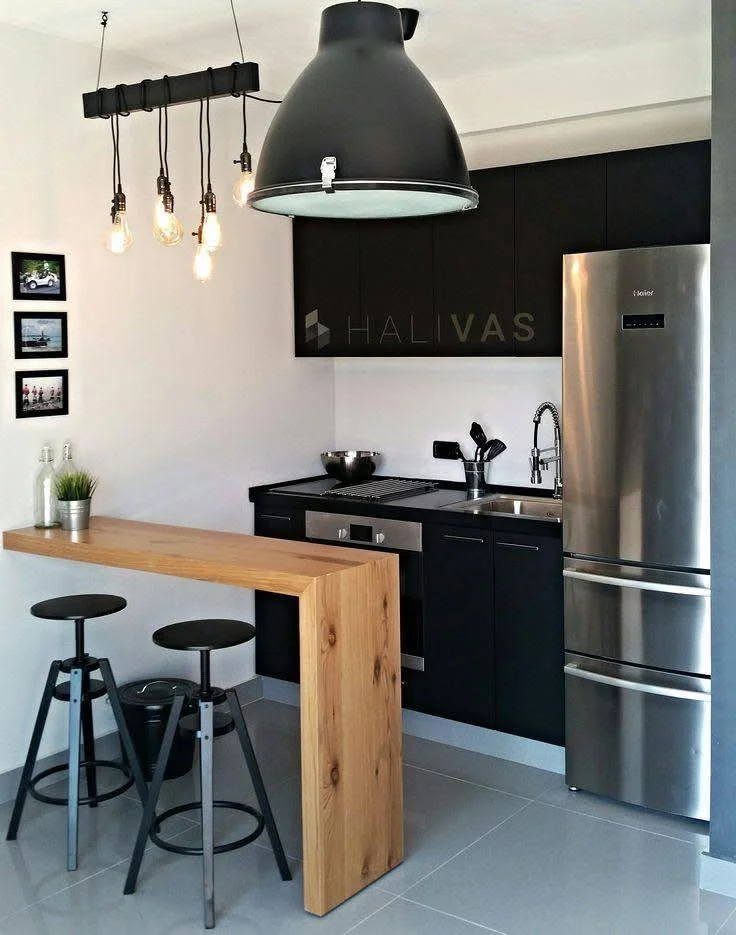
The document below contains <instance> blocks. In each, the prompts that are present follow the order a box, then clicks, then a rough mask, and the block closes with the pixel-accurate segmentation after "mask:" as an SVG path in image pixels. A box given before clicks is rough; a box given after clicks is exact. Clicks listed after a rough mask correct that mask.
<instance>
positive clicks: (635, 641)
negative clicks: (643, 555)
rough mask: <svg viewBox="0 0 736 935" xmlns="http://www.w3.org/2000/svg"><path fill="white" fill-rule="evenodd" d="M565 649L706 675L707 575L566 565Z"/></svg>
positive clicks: (570, 560) (576, 563) (593, 564)
mask: <svg viewBox="0 0 736 935" xmlns="http://www.w3.org/2000/svg"><path fill="white" fill-rule="evenodd" d="M562 574H563V576H564V582H565V649H566V650H567V651H568V652H572V653H586V654H588V655H591V656H602V657H604V658H605V659H611V660H613V661H618V662H627V663H631V664H633V665H643V666H653V667H655V668H659V669H671V670H675V671H678V672H688V673H693V674H697V675H704V676H707V675H710V575H701V574H691V573H689V572H679V571H663V570H660V569H653V568H639V567H634V566H626V565H613V564H609V563H605V562H589V561H582V560H580V559H573V558H566V559H565V563H564V569H563V572H562Z"/></svg>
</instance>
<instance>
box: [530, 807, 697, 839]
mask: <svg viewBox="0 0 736 935" xmlns="http://www.w3.org/2000/svg"><path fill="white" fill-rule="evenodd" d="M531 804H532V805H543V806H545V807H547V808H556V809H557V810H558V811H560V812H570V813H571V814H573V815H580V816H581V817H582V818H590V819H592V820H593V821H602V822H604V823H605V824H607V825H616V827H618V828H626V830H627V831H641V833H642V834H651V835H653V836H654V837H655V838H666V839H667V840H668V841H677V843H678V844H687V845H688V846H689V847H696V848H700V847H702V844H700V843H698V842H696V841H689V840H688V839H687V838H678V837H676V836H675V835H674V834H665V833H664V832H663V831H652V830H650V829H649V828H637V826H636V825H628V824H625V823H624V822H622V821H614V819H613V818H604V817H603V816H602V815H591V813H590V812H583V811H578V809H576V808H566V807H565V806H564V805H557V804H556V803H554V802H544V801H540V800H538V799H535V800H534V801H533V802H532V803H531Z"/></svg>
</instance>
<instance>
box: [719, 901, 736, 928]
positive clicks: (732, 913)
mask: <svg viewBox="0 0 736 935" xmlns="http://www.w3.org/2000/svg"><path fill="white" fill-rule="evenodd" d="M735 915H736V906H734V907H733V909H732V910H731V911H730V912H729V914H728V915H727V916H726V918H725V919H724V920H723V922H721V924H720V925H719V926H718V928H717V929H716V931H715V935H719V932H722V931H723V930H724V929H725V927H726V926H727V925H728V923H729V922H730V921H731V919H732V918H733V917H734V916H735Z"/></svg>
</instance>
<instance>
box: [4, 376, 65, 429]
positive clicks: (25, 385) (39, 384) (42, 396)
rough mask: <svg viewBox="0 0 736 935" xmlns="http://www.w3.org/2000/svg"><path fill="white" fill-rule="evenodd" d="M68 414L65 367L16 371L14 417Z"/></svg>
mask: <svg viewBox="0 0 736 935" xmlns="http://www.w3.org/2000/svg"><path fill="white" fill-rule="evenodd" d="M68 414H69V371H68V370H19V371H16V374H15V417H16V419H31V418H35V417H37V416H66V415H68Z"/></svg>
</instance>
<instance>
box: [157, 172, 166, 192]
mask: <svg viewBox="0 0 736 935" xmlns="http://www.w3.org/2000/svg"><path fill="white" fill-rule="evenodd" d="M168 189H169V180H168V179H167V178H166V176H165V175H164V174H163V172H162V173H161V175H159V177H158V178H157V179H156V194H158V195H163V194H165V193H166V192H167V191H168Z"/></svg>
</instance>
